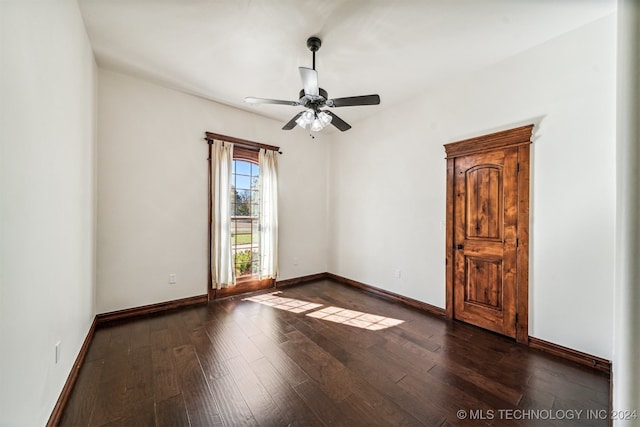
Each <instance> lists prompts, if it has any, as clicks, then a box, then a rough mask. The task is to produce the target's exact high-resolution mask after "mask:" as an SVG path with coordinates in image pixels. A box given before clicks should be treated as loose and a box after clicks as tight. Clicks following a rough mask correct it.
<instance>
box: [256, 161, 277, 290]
mask: <svg viewBox="0 0 640 427" xmlns="http://www.w3.org/2000/svg"><path fill="white" fill-rule="evenodd" d="M276 156H277V153H276V152H275V151H272V150H264V149H261V150H260V154H259V156H258V162H259V166H260V279H275V278H276V276H277V275H278V172H277V163H278V162H277V160H276Z"/></svg>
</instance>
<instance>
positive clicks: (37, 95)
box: [0, 0, 96, 426]
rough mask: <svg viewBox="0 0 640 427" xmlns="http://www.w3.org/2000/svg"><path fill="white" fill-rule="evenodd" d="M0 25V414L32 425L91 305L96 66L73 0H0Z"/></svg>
mask: <svg viewBox="0 0 640 427" xmlns="http://www.w3.org/2000/svg"><path fill="white" fill-rule="evenodd" d="M0 31H1V33H0V43H1V45H0V52H1V54H0V55H1V56H0V63H1V66H0V75H1V79H0V106H1V107H0V108H1V111H0V136H1V137H0V141H1V145H0V185H1V191H0V359H1V363H0V384H1V385H0V425H29V426H34V425H44V424H46V422H47V420H48V418H49V415H50V414H51V411H52V409H53V407H54V405H55V402H56V400H57V398H58V396H59V394H60V391H61V390H62V386H63V384H64V382H65V381H66V379H67V376H68V374H69V372H70V371H71V367H72V365H73V362H74V360H75V358H76V356H77V355H78V352H79V350H80V347H81V345H82V342H83V340H84V338H85V337H86V335H87V332H88V330H89V327H90V325H91V322H92V320H93V316H94V299H95V294H94V291H95V284H94V277H95V268H94V265H95V250H94V247H95V232H94V230H95V122H96V120H95V102H96V100H95V96H96V66H95V62H94V59H93V53H92V51H91V47H90V45H89V41H88V38H87V35H86V33H85V29H84V23H83V21H82V18H81V16H80V12H79V9H78V6H77V4H76V2H75V1H71V0H60V1H24V0H22V1H9V0H5V1H1V2H0ZM58 341H61V347H60V350H61V354H60V356H61V359H60V361H59V363H58V364H55V344H56V342H58Z"/></svg>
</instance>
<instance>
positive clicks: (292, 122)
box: [282, 111, 304, 130]
mask: <svg viewBox="0 0 640 427" xmlns="http://www.w3.org/2000/svg"><path fill="white" fill-rule="evenodd" d="M302 113H304V111H300V112H299V113H298V114H296V115H295V117H294V118H293V119H291V120H289V123H287V124H286V125H284V126H283V127H282V130H291V129H293V128H294V127H296V125H297V123H296V120H298V117H300V116H301V115H302Z"/></svg>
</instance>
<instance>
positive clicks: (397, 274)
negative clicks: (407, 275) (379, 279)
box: [395, 268, 402, 279]
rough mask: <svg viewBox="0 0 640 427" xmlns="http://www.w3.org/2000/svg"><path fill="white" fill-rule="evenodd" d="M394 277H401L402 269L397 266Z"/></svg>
mask: <svg viewBox="0 0 640 427" xmlns="http://www.w3.org/2000/svg"><path fill="white" fill-rule="evenodd" d="M395 275H396V279H400V278H401V277H402V270H400V269H399V268H397V269H396V274H395Z"/></svg>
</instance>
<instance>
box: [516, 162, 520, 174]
mask: <svg viewBox="0 0 640 427" xmlns="http://www.w3.org/2000/svg"><path fill="white" fill-rule="evenodd" d="M516 172H520V163H516Z"/></svg>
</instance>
